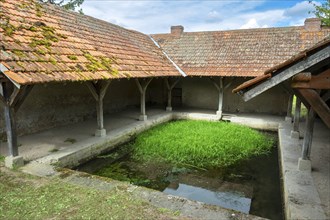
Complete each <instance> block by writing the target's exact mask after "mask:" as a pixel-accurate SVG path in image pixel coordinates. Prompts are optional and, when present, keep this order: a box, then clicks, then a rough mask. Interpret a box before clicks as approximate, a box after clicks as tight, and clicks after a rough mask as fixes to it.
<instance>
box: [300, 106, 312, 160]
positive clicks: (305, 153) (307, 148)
mask: <svg viewBox="0 0 330 220" xmlns="http://www.w3.org/2000/svg"><path fill="white" fill-rule="evenodd" d="M314 120H315V111H314V109H313V108H310V109H309V111H308V116H307V124H306V131H305V136H304V141H303V149H302V156H301V157H302V159H303V160H309V159H310V154H311V149H312V140H313V130H314Z"/></svg>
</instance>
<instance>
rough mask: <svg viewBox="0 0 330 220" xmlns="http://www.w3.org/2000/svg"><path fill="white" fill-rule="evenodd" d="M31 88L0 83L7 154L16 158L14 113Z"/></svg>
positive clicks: (0, 99) (6, 82)
mask: <svg viewBox="0 0 330 220" xmlns="http://www.w3.org/2000/svg"><path fill="white" fill-rule="evenodd" d="M31 89H32V86H29V85H26V86H20V88H19V89H18V88H17V87H15V86H13V85H12V84H11V83H10V82H9V81H4V82H1V83H0V101H1V102H2V103H3V104H4V116H5V121H6V133H7V142H8V149H9V154H10V155H11V156H14V157H15V156H18V145H17V134H16V116H15V112H17V111H18V109H19V107H20V106H21V105H22V103H23V102H24V100H25V98H26V97H27V95H28V94H29V92H30V91H31Z"/></svg>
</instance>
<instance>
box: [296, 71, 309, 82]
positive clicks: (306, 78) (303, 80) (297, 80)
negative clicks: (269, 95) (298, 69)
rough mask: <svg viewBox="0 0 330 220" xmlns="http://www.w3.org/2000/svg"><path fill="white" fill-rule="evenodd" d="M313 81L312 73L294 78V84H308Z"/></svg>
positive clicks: (300, 74)
mask: <svg viewBox="0 0 330 220" xmlns="http://www.w3.org/2000/svg"><path fill="white" fill-rule="evenodd" d="M311 79H312V73H310V72H303V73H298V74H297V75H295V76H293V77H292V81H293V82H299V81H300V82H308V81H310V80H311Z"/></svg>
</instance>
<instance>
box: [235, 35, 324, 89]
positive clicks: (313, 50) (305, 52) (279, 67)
mask: <svg viewBox="0 0 330 220" xmlns="http://www.w3.org/2000/svg"><path fill="white" fill-rule="evenodd" d="M329 46H330V36H327V37H326V38H324V39H323V40H321V41H320V42H318V43H316V44H314V45H313V46H311V47H309V48H307V49H305V50H303V51H301V52H299V53H298V54H295V55H294V56H292V57H291V58H290V59H288V60H286V61H284V62H282V63H279V64H278V65H276V66H273V67H272V68H270V69H268V70H266V71H265V72H264V75H260V76H257V77H255V78H253V79H250V80H248V81H246V82H244V83H242V84H241V85H239V86H237V87H236V88H234V89H233V91H232V92H233V93H238V92H240V91H242V90H248V89H250V88H251V87H254V86H256V85H258V84H261V83H263V82H264V81H265V80H267V79H268V78H271V77H272V76H275V75H277V74H278V72H279V71H281V70H283V69H286V68H289V67H290V66H291V65H293V64H295V63H297V62H299V61H301V60H303V59H306V57H308V56H310V55H311V54H314V53H316V52H317V51H319V50H322V49H324V48H325V47H329Z"/></svg>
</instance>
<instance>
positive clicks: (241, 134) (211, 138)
mask: <svg viewBox="0 0 330 220" xmlns="http://www.w3.org/2000/svg"><path fill="white" fill-rule="evenodd" d="M272 146H273V140H272V139H271V138H270V137H268V136H266V135H264V134H262V133H260V132H258V131H256V130H253V129H251V128H248V127H245V126H242V125H237V124H232V123H227V122H207V121H175V122H170V123H166V124H163V125H160V126H157V127H155V128H153V129H151V130H148V131H145V132H143V133H142V134H140V135H139V136H138V137H137V138H136V140H135V143H134V146H133V147H134V151H133V158H135V159H137V160H141V161H157V160H160V161H165V162H168V163H171V164H175V165H183V166H192V167H198V168H212V167H219V166H223V167H225V166H229V165H233V164H235V163H236V162H238V161H240V160H243V159H248V158H250V157H252V156H255V155H260V154H266V153H268V152H269V151H270V149H271V148H272Z"/></svg>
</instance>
